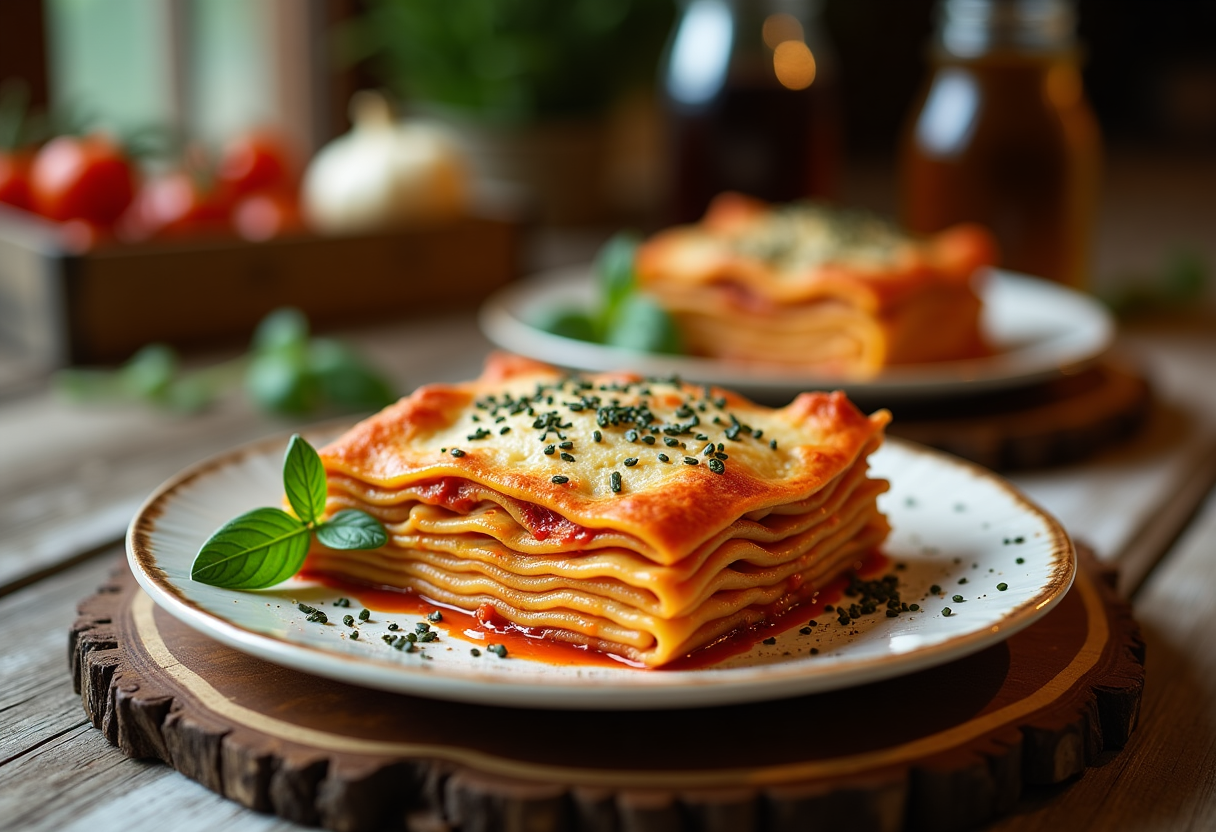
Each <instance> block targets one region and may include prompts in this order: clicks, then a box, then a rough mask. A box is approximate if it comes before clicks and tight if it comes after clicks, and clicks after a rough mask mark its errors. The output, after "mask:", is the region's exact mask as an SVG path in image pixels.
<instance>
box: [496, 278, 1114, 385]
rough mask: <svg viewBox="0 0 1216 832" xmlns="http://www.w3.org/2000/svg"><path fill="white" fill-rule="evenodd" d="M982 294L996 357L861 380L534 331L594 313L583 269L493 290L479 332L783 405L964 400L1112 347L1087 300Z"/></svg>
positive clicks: (570, 359)
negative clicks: (810, 396) (560, 312)
mask: <svg viewBox="0 0 1216 832" xmlns="http://www.w3.org/2000/svg"><path fill="white" fill-rule="evenodd" d="M988 278H989V279H988V280H987V281H986V282H985V283H984V286H983V289H982V291H981V292H980V295H981V296H982V298H983V301H984V312H983V321H982V325H983V329H984V332H985V333H986V335H987V337H988V339H989V341H990V343H991V344H992V345H993V347H995V349H996V350H997V352H996V354H995V355H992V356H989V357H987V358H979V359H971V360H967V361H940V362H934V363H931V364H908V365H902V366H896V367H889V368H887V369H885V370H883V371H882V372H881V373H879V375H878V376H876V377H874V378H872V379H867V380H864V381H857V380H850V379H847V378H833V377H827V376H823V375H816V374H814V373H809V372H806V371H798V370H791V369H786V368H782V367H774V366H764V365H759V364H742V363H736V362H729V361H720V360H715V359H710V358H692V357H684V356H661V355H655V354H652V353H639V352H633V351H630V350H622V349H617V348H614V347H606V346H603V345H601V344H592V343H588V342H586V341H578V340H575V339H572V338H564V337H562V336H560V335H554V334H552V333H549V332H545V331H544V330H542V329H538V328H536V327H535V326H533V325H532V322H533V321H536V320H539V318H540V316H541V315H542V314H543V312H544V311H545V310H548V309H553V308H562V307H575V308H583V309H586V308H590V306H591V304H592V300H593V298H594V295H595V287H594V285H593V282H592V280H591V278H590V271H589V267H587V266H579V267H575V268H569V269H562V270H558V271H553V272H548V273H546V274H543V275H539V276H537V277H534V278H530V279H528V280H525V281H522V282H520V283H517V284H514V285H511V286H508V287H506V288H505V289H502V290H500V291H498V292H497V293H496V294H494V295H493V296H491V297H490V298H489V299H487V300H486V302H485V304H484V305H483V306H482V309H481V328H482V330H483V331H484V332H485V334H486V336H487V337H488V338H489V339H490V340H491V341H493V342H494V343H495V344H497V345H498V346H500V347H502V348H504V349H507V350H510V351H511V352H516V353H519V354H520V355H526V356H529V357H531V358H536V359H538V360H541V361H546V362H549V363H551V364H559V365H561V366H563V367H571V368H574V369H580V370H594V371H606V370H620V369H628V370H634V371H636V372H639V373H642V374H643V375H654V376H669V375H671V374H673V373H674V374H677V375H679V376H680V377H681V378H683V379H685V380H686V381H693V382H698V383H704V382H709V383H712V384H720V385H722V386H723V387H726V388H728V389H731V390H735V391H737V392H739V393H742V394H744V395H745V396H748V397H750V398H752V399H754V400H757V401H764V402H786V401H789V400H790V399H792V398H793V397H794V396H795V395H797V394H798V393H800V392H802V391H804V390H816V389H827V390H838V389H839V390H844V391H846V392H847V393H848V394H849V396H850V397H851V398H853V399H855V400H858V401H861V402H864V403H866V404H886V403H887V402H890V401H894V400H896V399H902V400H908V399H915V398H927V397H936V398H944V397H947V396H957V395H966V394H970V393H974V392H980V391H986V390H995V389H1004V388H1010V387H1017V386H1019V385H1025V384H1029V383H1030V382H1033V381H1038V380H1042V379H1045V378H1048V377H1051V376H1053V375H1056V374H1059V373H1062V372H1070V371H1075V370H1077V369H1080V368H1081V367H1083V366H1084V365H1085V364H1087V363H1089V362H1091V361H1093V359H1095V358H1097V357H1098V356H1099V355H1101V354H1102V353H1103V352H1105V351H1106V350H1107V349H1108V348H1109V347H1110V344H1111V341H1112V339H1113V337H1114V323H1113V321H1112V319H1111V316H1110V313H1109V312H1107V310H1106V308H1105V307H1103V306H1102V305H1101V304H1100V303H1098V302H1097V301H1096V300H1094V299H1093V298H1091V297H1089V296H1088V295H1083V294H1081V293H1079V292H1075V291H1073V290H1071V289H1068V288H1065V287H1063V286H1060V285H1059V284H1056V283H1050V282H1048V281H1045V280H1039V279H1036V278H1033V277H1027V276H1025V275H1019V274H1014V273H1013V272H1005V271H993V272H992V273H991V274H989V275H988Z"/></svg>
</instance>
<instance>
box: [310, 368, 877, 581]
mask: <svg viewBox="0 0 1216 832" xmlns="http://www.w3.org/2000/svg"><path fill="white" fill-rule="evenodd" d="M588 385H589V386H588ZM490 397H493V399H491V398H490ZM521 405H523V406H522V407H521ZM574 407H579V408H580V409H578V410H575V409H574ZM641 407H644V408H645V409H646V411H647V412H648V413H649V414H650V417H651V419H650V421H648V422H647V425H649V426H650V427H649V428H647V429H646V430H642V426H641V425H640V424H639V423H638V422H637V421H627V419H628V418H629V417H628V410H629V409H630V408H635V409H637V408H641ZM612 408H615V409H616V410H615V411H613V410H612ZM614 416H615V418H617V419H618V422H617V423H616V424H612V423H611V420H612V419H613V418H614ZM499 419H502V421H499ZM889 419H890V416H889V414H888V413H887V412H886V411H879V412H878V413H876V414H874V415H873V416H871V417H866V416H865V415H863V414H862V413H861V412H860V411H859V410H857V408H856V407H854V406H853V404H852V403H851V402H849V400H848V399H847V398H846V397H845V396H844V394H842V393H804V394H802V395H800V396H799V397H798V398H797V399H796V400H795V401H794V402H793V403H791V404H790V405H789V406H787V407H785V408H782V409H779V410H773V409H770V408H767V407H764V406H761V405H757V404H754V403H752V402H750V401H749V400H747V399H745V398H743V397H742V396H739V395H737V394H734V393H731V392H728V391H725V390H721V389H719V388H708V389H706V388H703V387H699V386H695V385H690V384H681V383H671V382H657V381H645V380H643V379H642V378H640V377H638V376H636V375H630V374H623V373H622V374H615V375H599V376H588V377H583V378H578V379H571V378H569V377H567V376H565V375H563V374H562V373H561V372H560V371H558V370H556V369H554V368H552V367H548V366H546V365H543V364H539V363H537V362H533V361H529V360H527V359H522V358H515V357H507V356H501V355H500V356H496V357H495V358H493V359H492V360H491V362H490V364H489V366H488V367H487V369H486V371H485V373H484V374H483V375H482V377H481V378H480V379H478V380H476V381H472V382H468V383H465V384H455V385H430V386H427V387H422V388H420V389H419V390H417V391H416V392H415V393H414V394H413V395H411V396H409V397H408V398H405V399H402V400H401V401H400V402H398V403H397V404H395V405H392V406H390V407H388V408H386V409H385V410H384V411H382V412H381V413H379V414H377V415H376V416H373V417H371V418H370V419H368V420H366V421H364V422H362V423H360V424H359V425H358V426H356V427H355V428H354V429H352V430H351V431H350V432H349V433H348V434H346V435H345V436H343V437H342V438H341V439H339V440H337V441H336V442H333V443H331V444H330V445H328V446H326V447H325V448H323V449H321V451H320V454H321V459H322V461H323V463H324V464H325V467H326V469H327V471H328V472H330V474H331V475H333V474H345V475H347V476H349V477H353V478H354V479H356V480H358V481H360V482H362V483H366V484H368V485H372V486H376V487H378V488H383V489H401V488H406V487H408V486H410V485H411V484H415V483H419V482H424V481H434V480H437V479H440V478H443V477H458V478H461V479H464V480H468V481H471V482H474V483H478V484H481V485H483V486H485V487H487V488H489V489H492V490H493V491H495V492H498V493H500V494H502V495H505V496H507V497H510V498H514V499H515V500H519V501H522V502H525V503H530V504H534V505H537V506H540V507H542V508H544V509H548V510H549V511H552V512H555V513H556V514H558V515H560V516H561V517H563V518H565V519H567V520H569V521H571V522H572V523H574V524H577V525H578V526H581V527H584V528H588V529H606V530H614V531H617V532H622V533H624V534H627V535H631V536H633V537H635V538H637V539H638V540H639V541H641V542H642V543H643V544H644V545H645V547H646V551H647V553H648V554H649V555H650V556H652V557H653V558H654V560H655V561H656V562H659V563H675V562H676V561H678V560H680V559H681V558H683V557H685V556H687V555H688V554H689V553H691V552H692V551H693V550H694V549H696V548H697V547H698V546H699V545H701V544H702V543H703V542H705V541H706V540H708V539H710V538H711V537H713V536H714V535H716V534H717V533H718V532H719V531H721V530H722V529H724V528H726V527H727V526H729V525H730V524H731V523H732V522H734V521H735V520H736V519H738V518H739V517H742V516H745V515H747V514H749V513H752V512H757V511H763V510H766V509H770V508H772V507H774V506H778V505H783V504H787V503H793V502H797V501H799V500H805V499H807V498H809V497H811V496H813V495H814V494H815V493H816V492H818V491H819V490H820V489H821V488H822V487H823V486H824V485H825V484H827V483H828V482H830V481H831V480H832V479H833V478H834V477H835V476H836V475H838V474H839V473H840V472H841V471H843V470H844V469H845V468H846V467H848V466H849V465H850V464H851V463H852V462H853V461H854V460H855V459H856V458H857V456H858V455H859V454H860V453H861V452H862V449H864V448H866V447H867V446H869V445H872V444H873V443H875V442H876V441H877V440H878V439H879V437H881V434H882V428H883V426H884V425H885V424H886V423H887V422H888V421H889ZM542 420H547V421H544V424H551V425H553V427H548V428H544V427H537V425H538V424H541V423H542ZM715 420H716V423H715ZM733 424H738V425H740V426H741V427H740V428H739V429H733V428H732V425H733ZM744 425H745V426H747V428H749V430H746V431H745V430H743V429H742V426H744ZM504 429H506V430H505V432H504ZM631 430H633V431H637V432H638V433H639V436H638V438H637V439H636V440H632V441H631V440H630V439H628V438H627V436H628V435H629V432H630V431H631ZM596 431H599V433H600V437H601V441H599V442H597V441H595V433H596ZM479 434H480V435H479ZM643 436H651V437H653V438H654V444H646V442H645V441H644V440H643V438H642V437H643ZM700 436H704V437H706V438H705V439H699V438H697V437H700ZM732 436H733V438H732ZM471 437H477V438H471ZM669 439H670V440H673V441H674V442H675V444H674V445H671V444H669V443H668V440H669ZM563 442H568V443H570V447H569V448H561V447H558V446H560V445H561V444H562V443H563ZM711 442H712V443H713V444H714V447H715V454H710V455H706V453H705V449H706V446H707V445H709V444H710V443H711ZM774 443H775V446H774ZM718 444H721V445H722V448H723V451H722V453H724V454H725V455H726V456H728V457H729V458H728V459H726V460H722V461H721V462H722V467H723V469H724V471H723V473H721V474H718V473H714V471H713V470H711V468H710V460H711V459H714V458H715V455H716V453H717V451H716V449H717V445H718ZM551 447H552V449H551V450H550V452H549V453H546V450H547V449H550V448H551ZM453 451H455V452H458V453H459V454H460V455H459V456H457V455H454V454H453ZM563 454H564V455H565V456H567V457H573V461H567V459H564V458H563ZM659 454H665V455H666V456H667V457H668V459H669V461H668V462H663V461H660V459H659ZM630 459H636V460H637V462H636V464H632V465H630V464H628V463H627V461H628V460H630ZM686 459H692V460H696V463H697V464H696V465H690V464H687V463H686V462H685V460H686ZM613 473H617V474H619V475H620V482H621V485H620V491H619V492H616V491H613V487H612V482H613V477H612V474H613ZM555 476H564V477H567V478H568V481H567V482H563V483H555V482H553V477H555Z"/></svg>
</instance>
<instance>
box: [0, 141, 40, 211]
mask: <svg viewBox="0 0 1216 832" xmlns="http://www.w3.org/2000/svg"><path fill="white" fill-rule="evenodd" d="M31 161H32V157H31V155H30V154H29V153H27V152H22V151H19V150H17V151H13V152H11V153H4V152H0V202H4V203H6V204H8V205H15V206H16V207H18V208H24V209H25V210H27V211H28V210H30V208H31V207H32V206H31V205H30V162H31Z"/></svg>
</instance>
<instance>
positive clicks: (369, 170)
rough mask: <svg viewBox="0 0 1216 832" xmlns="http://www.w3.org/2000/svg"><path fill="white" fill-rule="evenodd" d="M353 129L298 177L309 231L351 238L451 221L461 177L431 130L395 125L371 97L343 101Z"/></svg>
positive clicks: (463, 187) (460, 196)
mask: <svg viewBox="0 0 1216 832" xmlns="http://www.w3.org/2000/svg"><path fill="white" fill-rule="evenodd" d="M351 120H352V121H353V122H354V128H353V129H352V130H351V131H350V132H349V133H347V134H346V135H344V136H339V137H338V138H336V139H334V140H333V141H332V142H330V143H329V144H327V145H326V146H325V147H323V148H322V149H321V150H320V152H318V153H317V155H316V156H315V157H314V158H313V160H312V162H311V164H309V166H308V170H307V172H306V173H305V175H304V184H303V188H302V202H303V209H304V216H305V218H306V219H307V221H308V222H309V224H310V225H311V226H312V227H313V228H315V229H316V230H317V231H320V232H322V233H327V234H354V233H359V232H365V231H376V230H381V229H385V228H394V227H402V226H411V225H424V224H430V223H436V222H443V221H445V220H451V219H453V218H455V217H458V216H460V215H461V214H463V213H464V211H465V206H466V202H467V192H468V175H467V173H466V167H465V164H464V160H463V159H462V158H461V156H460V153H459V152H458V151H457V149H456V147H455V145H454V143H453V142H452V140H451V139H450V138H449V137H448V136H447V135H446V134H445V133H444V132H443V130H441V129H439V128H438V127H433V126H430V125H426V124H418V123H415V124H409V123H406V124H398V123H396V122H394V121H393V118H392V114H391V112H390V110H389V106H388V102H386V101H385V100H384V98H383V96H381V95H380V94H378V93H374V92H368V91H363V92H359V93H356V94H355V96H354V98H352V99H351Z"/></svg>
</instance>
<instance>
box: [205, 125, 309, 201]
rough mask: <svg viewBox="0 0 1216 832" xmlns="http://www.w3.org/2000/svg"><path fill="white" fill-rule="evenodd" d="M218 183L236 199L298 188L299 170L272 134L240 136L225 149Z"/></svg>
mask: <svg viewBox="0 0 1216 832" xmlns="http://www.w3.org/2000/svg"><path fill="white" fill-rule="evenodd" d="M217 173H218V176H219V180H220V182H221V183H222V184H223V186H224V187H225V188H227V189H228V190H229V191H231V193H232V194H233V195H234V196H245V195H246V194H251V193H255V192H257V191H265V190H271V189H275V188H289V187H294V186H295V180H296V166H295V161H294V159H293V156H292V153H291V151H290V150H289V149H288V147H287V145H286V143H284V142H283V140H282V139H280V138H279V137H277V136H275V135H274V134H272V133H267V132H254V133H246V134H245V135H243V136H238V137H237V138H235V139H233V140H232V141H230V142H228V144H227V145H226V146H225V147H224V151H223V154H222V155H221V157H220V164H219V170H218V171H217Z"/></svg>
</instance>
